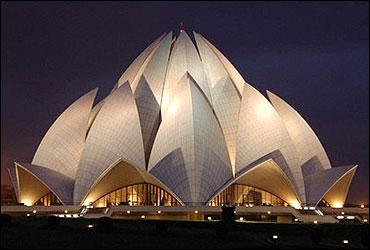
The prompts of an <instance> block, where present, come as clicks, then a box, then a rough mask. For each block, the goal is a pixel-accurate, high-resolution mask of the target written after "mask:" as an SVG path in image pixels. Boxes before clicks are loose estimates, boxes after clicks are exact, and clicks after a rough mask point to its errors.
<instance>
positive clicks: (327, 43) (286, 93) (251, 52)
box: [1, 2, 369, 203]
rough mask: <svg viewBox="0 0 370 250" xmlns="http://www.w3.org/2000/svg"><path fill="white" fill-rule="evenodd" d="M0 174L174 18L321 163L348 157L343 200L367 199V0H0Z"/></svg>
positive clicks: (106, 88)
mask: <svg viewBox="0 0 370 250" xmlns="http://www.w3.org/2000/svg"><path fill="white" fill-rule="evenodd" d="M1 7H2V8H1V182H2V183H9V178H8V176H7V172H6V171H5V168H6V167H8V166H9V165H11V164H12V163H13V161H24V162H30V161H31V160H32V156H33V154H34V152H35V151H36V149H37V146H38V144H39V142H40V141H41V139H42V136H43V135H44V133H45V132H46V131H47V129H48V128H49V126H50V125H51V124H52V123H53V121H54V120H55V119H56V118H57V117H58V116H59V114H61V113H62V112H63V111H64V109H65V108H67V107H68V106H69V105H70V104H71V103H72V102H73V101H74V100H75V99H77V98H78V97H80V96H81V95H83V94H84V93H86V92H87V91H89V90H91V89H93V88H95V87H99V94H98V98H97V99H98V100H100V99H101V98H102V97H104V96H105V95H107V94H108V93H109V92H110V90H111V89H112V88H113V85H114V84H115V83H116V81H117V80H118V78H119V76H120V75H121V73H122V72H123V71H124V70H125V69H126V67H127V66H128V65H129V64H130V63H131V62H132V61H133V60H134V59H135V58H136V56H137V55H138V54H139V53H140V52H141V51H142V50H143V49H145V48H146V47H147V46H148V45H149V44H150V43H151V42H152V41H153V40H155V39H156V38H157V37H159V36H160V35H161V34H162V33H164V32H168V31H170V30H173V31H174V33H175V34H176V35H177V33H178V30H179V24H180V22H181V21H183V23H184V28H185V30H186V31H187V32H188V34H189V35H191V36H192V31H193V30H194V31H197V32H199V33H201V34H202V35H204V36H205V37H206V38H207V39H208V40H209V41H210V42H211V43H213V44H214V45H215V46H216V47H217V48H218V49H219V50H220V51H221V52H223V53H224V55H225V56H226V57H227V58H228V59H229V60H230V61H231V62H232V64H233V65H234V66H235V67H236V68H237V69H238V70H239V71H240V73H241V74H242V75H243V77H244V79H246V80H247V81H248V82H249V83H250V84H252V85H253V86H254V87H256V88H257V89H258V90H259V91H261V92H262V93H263V94H264V95H265V90H266V89H268V90H271V91H272V92H274V93H276V94H278V95H279V96H280V97H282V98H283V99H285V100H286V101H287V102H288V103H290V104H291V105H292V106H293V107H294V108H295V109H296V110H297V111H298V112H299V113H300V114H301V115H302V116H303V117H304V118H305V119H306V120H307V122H308V123H309V124H310V125H311V127H312V128H313V129H314V131H315V132H316V134H317V135H318V137H319V138H320V140H321V142H322V144H323V145H324V147H325V149H326V151H327V153H328V156H329V159H330V160H331V163H332V165H333V166H340V165H348V164H352V163H358V164H359V165H360V166H359V169H358V171H357V173H356V175H355V177H354V181H353V183H352V186H351V188H350V193H349V197H348V199H347V202H350V203H368V201H369V3H368V2H326V3H323V2H277V3H276V2H78V3H74V2H27V3H26V2H2V3H1Z"/></svg>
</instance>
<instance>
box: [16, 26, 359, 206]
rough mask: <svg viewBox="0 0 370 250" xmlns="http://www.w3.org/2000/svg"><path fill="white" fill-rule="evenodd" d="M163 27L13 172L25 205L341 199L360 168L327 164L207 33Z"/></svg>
mask: <svg viewBox="0 0 370 250" xmlns="http://www.w3.org/2000/svg"><path fill="white" fill-rule="evenodd" d="M194 37H195V41H196V45H195V44H194V43H193V42H192V40H191V39H190V37H189V36H188V35H187V34H186V32H181V33H180V35H179V36H178V37H173V35H172V32H170V33H168V34H164V35H162V36H161V37H159V38H158V39H157V40H155V41H154V42H153V43H152V44H150V45H149V47H147V48H146V49H145V50H144V51H143V52H142V53H141V54H140V55H139V56H138V57H137V58H136V59H135V60H134V61H133V63H132V64H131V65H130V66H129V67H128V68H127V69H126V70H125V71H124V73H123V74H122V76H121V77H120V78H119V80H118V81H117V83H116V84H115V85H114V87H113V89H112V91H111V93H110V94H109V95H108V96H106V97H105V98H103V99H102V100H101V101H100V102H98V103H97V104H96V105H93V104H94V100H95V97H96V94H97V89H94V90H92V91H90V92H88V93H87V94H85V95H83V96H82V97H80V98H79V99H77V100H76V101H75V102H74V103H73V104H71V105H70V106H69V107H68V108H67V109H66V110H65V111H64V112H63V113H62V114H61V115H60V116H59V117H58V118H57V120H56V121H55V122H54V123H53V125H52V126H51V127H50V128H49V130H48V131H47V133H46V134H45V136H44V138H43V139H42V141H41V143H40V145H39V147H38V149H37V151H36V153H35V155H34V157H33V160H32V162H31V163H18V162H16V163H15V164H14V166H13V167H10V168H9V174H10V176H11V179H12V181H13V184H14V187H15V191H16V194H17V198H18V201H19V202H21V203H25V204H26V205H34V204H43V205H46V206H49V205H58V204H63V205H69V204H74V205H83V204H94V205H95V206H98V207H104V206H108V205H120V204H130V205H133V206H199V205H202V206H220V205H222V204H237V205H248V206H249V205H250V206H259V205H273V206H283V205H285V206H288V205H290V206H293V207H296V208H297V207H300V206H302V205H305V206H306V205H314V206H315V205H317V204H318V203H319V202H320V201H324V202H325V203H326V204H329V205H330V206H333V207H340V206H342V205H343V204H344V203H345V199H346V196H347V192H348V188H349V185H350V183H351V181H352V177H353V175H354V173H355V171H356V169H357V165H350V166H342V167H335V168H332V166H331V164H330V161H329V159H328V156H327V155H326V153H325V150H324V148H323V146H322V145H321V143H320V141H319V139H318V138H317V136H316V135H315V133H314V132H313V130H312V129H311V128H310V126H309V125H308V124H307V123H306V121H305V120H304V119H303V118H302V117H301V116H300V115H299V114H298V113H297V112H296V111H295V110H294V109H293V108H292V107H291V106H290V105H289V104H287V103H286V102H285V101H283V100H282V99H281V98H279V97H278V96H276V95H275V94H273V93H271V92H267V96H268V98H269V100H268V99H267V98H266V97H265V96H264V95H262V94H261V93H260V92H258V91H257V90H256V89H255V88H254V87H252V86H251V85H250V84H248V83H247V82H246V81H245V80H244V79H243V77H242V76H241V75H240V74H239V72H238V71H237V70H236V69H235V68H234V66H233V65H232V64H231V63H230V62H229V61H228V60H227V59H226V57H225V56H224V55H223V54H222V53H221V52H220V51H219V50H218V49H217V48H216V47H214V46H213V45H212V44H211V43H210V42H209V41H208V40H206V39H205V38H204V37H203V36H202V35H200V34H198V33H194Z"/></svg>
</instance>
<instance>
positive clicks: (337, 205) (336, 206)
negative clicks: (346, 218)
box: [331, 203, 343, 208]
mask: <svg viewBox="0 0 370 250" xmlns="http://www.w3.org/2000/svg"><path fill="white" fill-rule="evenodd" d="M331 207H333V208H342V207H343V204H342V203H334V204H333V205H332V206H331Z"/></svg>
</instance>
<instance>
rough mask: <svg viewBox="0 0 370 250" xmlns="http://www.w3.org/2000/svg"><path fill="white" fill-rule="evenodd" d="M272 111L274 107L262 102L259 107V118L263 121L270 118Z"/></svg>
mask: <svg viewBox="0 0 370 250" xmlns="http://www.w3.org/2000/svg"><path fill="white" fill-rule="evenodd" d="M272 111H273V109H272V107H271V106H270V104H269V103H267V102H260V103H259V104H258V106H257V114H258V117H259V118H261V119H266V118H268V117H269V116H270V115H271V113H272Z"/></svg>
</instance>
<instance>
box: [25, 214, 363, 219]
mask: <svg viewBox="0 0 370 250" xmlns="http://www.w3.org/2000/svg"><path fill="white" fill-rule="evenodd" d="M30 216H31V214H27V217H30ZM364 221H365V220H364Z"/></svg>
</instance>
